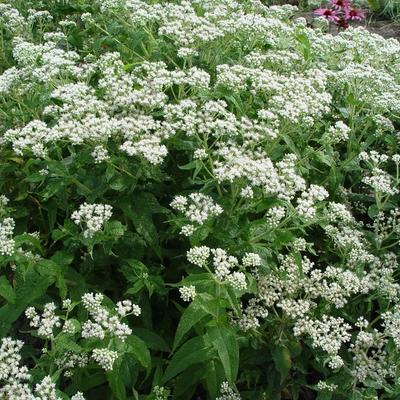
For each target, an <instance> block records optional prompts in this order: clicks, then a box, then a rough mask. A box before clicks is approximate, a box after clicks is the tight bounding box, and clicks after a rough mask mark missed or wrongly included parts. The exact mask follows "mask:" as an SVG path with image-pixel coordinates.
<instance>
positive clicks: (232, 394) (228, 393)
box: [215, 382, 242, 400]
mask: <svg viewBox="0 0 400 400" xmlns="http://www.w3.org/2000/svg"><path fill="white" fill-rule="evenodd" d="M220 392H221V396H218V397H217V398H216V399H215V400H241V399H242V398H241V396H240V394H239V393H237V392H236V391H235V390H233V389H232V388H231V387H230V386H229V383H228V382H222V383H221V387H220Z"/></svg>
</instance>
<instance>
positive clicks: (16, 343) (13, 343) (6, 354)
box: [0, 337, 85, 400]
mask: <svg viewBox="0 0 400 400" xmlns="http://www.w3.org/2000/svg"><path fill="white" fill-rule="evenodd" d="M23 345H24V343H23V342H22V341H20V340H13V339H11V338H9V337H5V338H3V339H2V340H1V346H0V400H59V399H60V398H59V397H58V395H57V392H56V386H55V383H54V382H53V380H52V378H51V377H50V376H45V377H44V378H43V379H42V380H41V381H40V382H39V383H37V384H36V385H35V387H34V389H32V387H31V385H30V383H29V381H30V379H31V374H30V372H29V370H28V368H27V367H26V366H21V365H20V363H21V360H22V357H21V354H20V351H21V349H22V346H23ZM71 400H85V398H84V397H83V395H82V393H80V392H78V393H76V394H75V395H74V396H72V397H71Z"/></svg>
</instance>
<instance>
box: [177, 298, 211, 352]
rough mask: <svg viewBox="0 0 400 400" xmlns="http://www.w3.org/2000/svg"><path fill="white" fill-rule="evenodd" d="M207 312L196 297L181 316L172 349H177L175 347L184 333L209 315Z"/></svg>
mask: <svg viewBox="0 0 400 400" xmlns="http://www.w3.org/2000/svg"><path fill="white" fill-rule="evenodd" d="M207 314H208V313H207V312H206V311H205V310H204V308H203V307H201V306H200V304H199V303H198V301H196V298H195V299H194V301H192V303H191V304H189V306H188V307H187V308H186V310H185V311H184V313H183V314H182V316H181V319H180V320H179V324H178V327H177V329H176V334H175V339H174V344H173V347H172V351H175V349H176V348H177V347H178V346H179V344H180V342H181V341H182V339H183V337H184V335H185V334H186V333H187V332H189V330H190V329H191V328H192V327H193V326H194V325H196V324H197V323H198V322H199V321H200V320H202V319H203V318H204V317H205V316H207Z"/></svg>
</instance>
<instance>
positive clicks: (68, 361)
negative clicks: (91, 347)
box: [55, 351, 89, 378]
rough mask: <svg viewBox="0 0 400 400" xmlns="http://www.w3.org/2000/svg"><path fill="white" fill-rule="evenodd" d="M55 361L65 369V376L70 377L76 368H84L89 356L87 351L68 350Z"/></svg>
mask: <svg viewBox="0 0 400 400" xmlns="http://www.w3.org/2000/svg"><path fill="white" fill-rule="evenodd" d="M55 363H56V364H57V366H58V367H59V368H62V369H64V371H65V372H64V376H65V377H67V378H70V377H72V376H73V374H74V371H73V370H74V368H84V367H86V366H87V365H88V363H89V356H88V355H87V354H86V353H80V354H76V353H72V352H70V351H67V352H66V353H64V354H63V355H62V356H61V357H58V358H56V360H55Z"/></svg>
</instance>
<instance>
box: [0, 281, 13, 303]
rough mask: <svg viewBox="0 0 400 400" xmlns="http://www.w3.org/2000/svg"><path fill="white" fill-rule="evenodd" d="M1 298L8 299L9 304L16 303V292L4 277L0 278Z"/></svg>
mask: <svg viewBox="0 0 400 400" xmlns="http://www.w3.org/2000/svg"><path fill="white" fill-rule="evenodd" d="M0 296H1V297H3V298H4V299H6V300H7V301H8V302H9V303H12V304H14V303H15V292H14V289H13V288H12V286H11V285H10V282H8V279H7V278H6V277H5V276H4V275H3V276H0Z"/></svg>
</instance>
